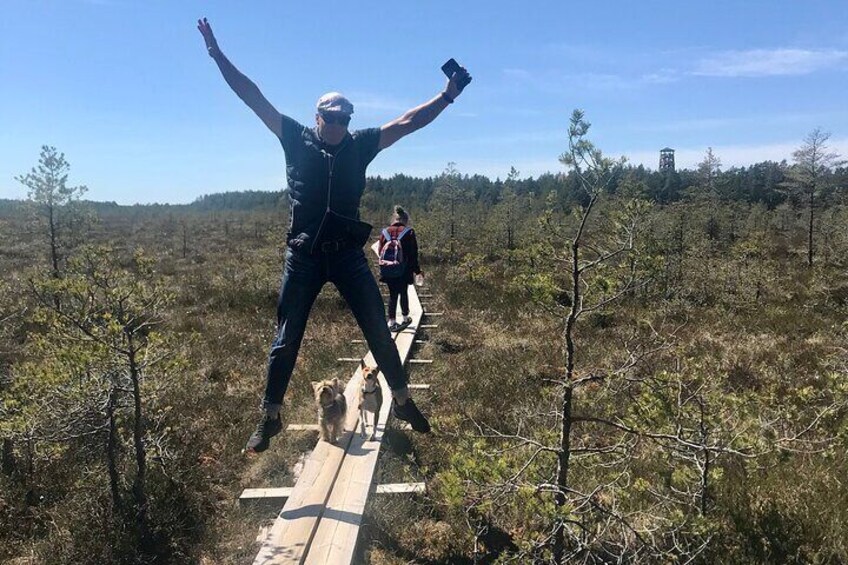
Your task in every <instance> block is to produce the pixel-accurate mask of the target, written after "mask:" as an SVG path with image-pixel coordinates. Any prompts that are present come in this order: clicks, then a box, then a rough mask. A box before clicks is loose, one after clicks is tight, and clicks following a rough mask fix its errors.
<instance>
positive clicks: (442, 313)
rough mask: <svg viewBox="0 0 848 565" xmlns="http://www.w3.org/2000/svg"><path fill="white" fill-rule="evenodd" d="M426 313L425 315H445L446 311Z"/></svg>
mask: <svg viewBox="0 0 848 565" xmlns="http://www.w3.org/2000/svg"><path fill="white" fill-rule="evenodd" d="M424 315H425V316H444V315H445V313H444V312H427V313H426V314H424Z"/></svg>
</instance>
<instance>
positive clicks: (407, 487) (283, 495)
mask: <svg viewBox="0 0 848 565" xmlns="http://www.w3.org/2000/svg"><path fill="white" fill-rule="evenodd" d="M293 490H294V487H275V488H246V489H244V490H243V491H242V492H241V495H239V502H241V503H243V504H244V503H250V502H259V501H262V502H271V501H280V502H283V501H284V500H286V499H287V498H288V497H290V496H291V493H292V491H293ZM425 490H426V485H425V484H424V483H387V484H383V485H377V486H376V487H374V488H372V489H371V492H372V493H374V494H408V493H419V492H424V491H425Z"/></svg>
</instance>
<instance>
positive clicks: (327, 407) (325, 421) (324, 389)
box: [312, 379, 347, 443]
mask: <svg viewBox="0 0 848 565" xmlns="http://www.w3.org/2000/svg"><path fill="white" fill-rule="evenodd" d="M312 390H314V391H315V402H316V403H317V404H318V424H319V425H320V426H321V439H323V440H324V441H327V442H329V443H336V442H337V441H338V440H339V436H341V435H342V433H343V432H344V424H345V415H346V414H347V400H346V399H345V397H344V394H343V393H342V388H341V385H340V384H339V379H333V380H331V381H330V380H327V381H321V382H314V381H313V382H312Z"/></svg>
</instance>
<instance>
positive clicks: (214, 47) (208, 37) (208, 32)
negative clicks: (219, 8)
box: [197, 18, 221, 57]
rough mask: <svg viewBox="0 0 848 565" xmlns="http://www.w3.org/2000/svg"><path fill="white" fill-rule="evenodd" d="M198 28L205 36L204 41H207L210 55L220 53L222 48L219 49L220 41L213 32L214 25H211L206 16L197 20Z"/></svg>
mask: <svg viewBox="0 0 848 565" xmlns="http://www.w3.org/2000/svg"><path fill="white" fill-rule="evenodd" d="M197 29H198V30H199V31H200V35H202V36H203V41H205V42H206V50H207V51H208V52H209V55H210V56H212V57H214V56H215V55H217V54H218V53H220V52H221V50H220V49H218V41H217V40H216V39H215V34H214V33H212V26H211V25H209V22H208V21H207V20H206V18H203V19H202V20H197Z"/></svg>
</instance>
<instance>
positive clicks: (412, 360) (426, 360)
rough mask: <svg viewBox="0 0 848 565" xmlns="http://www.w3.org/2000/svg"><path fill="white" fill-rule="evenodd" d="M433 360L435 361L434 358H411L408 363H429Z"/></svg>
mask: <svg viewBox="0 0 848 565" xmlns="http://www.w3.org/2000/svg"><path fill="white" fill-rule="evenodd" d="M432 362H433V360H432V359H410V360H409V361H408V363H410V364H412V365H429V364H430V363H432Z"/></svg>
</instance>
